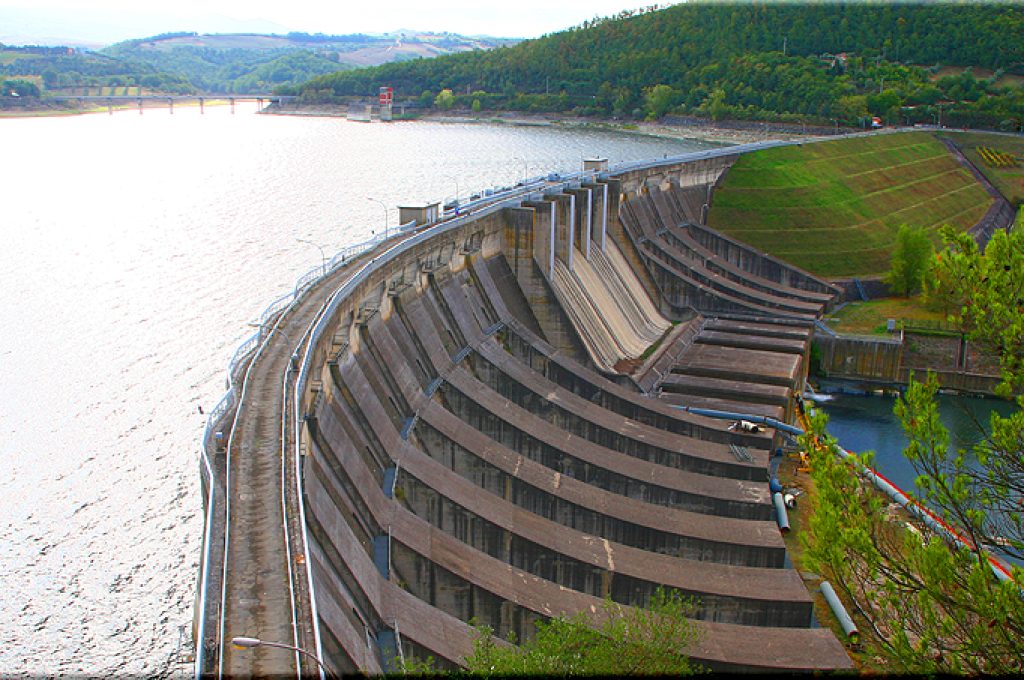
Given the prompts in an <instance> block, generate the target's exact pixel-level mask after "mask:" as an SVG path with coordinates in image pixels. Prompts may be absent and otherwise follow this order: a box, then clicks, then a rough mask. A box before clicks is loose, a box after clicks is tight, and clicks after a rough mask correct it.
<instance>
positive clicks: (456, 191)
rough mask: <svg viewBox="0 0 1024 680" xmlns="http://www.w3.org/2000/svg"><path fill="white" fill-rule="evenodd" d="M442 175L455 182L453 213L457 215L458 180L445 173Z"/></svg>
mask: <svg viewBox="0 0 1024 680" xmlns="http://www.w3.org/2000/svg"><path fill="white" fill-rule="evenodd" d="M444 177H445V178H446V179H450V180H451V181H453V182H455V214H456V216H457V215H458V214H459V180H458V179H457V178H455V177H453V176H452V175H445V176H444Z"/></svg>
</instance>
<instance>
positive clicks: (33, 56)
mask: <svg viewBox="0 0 1024 680" xmlns="http://www.w3.org/2000/svg"><path fill="white" fill-rule="evenodd" d="M514 42H515V41H514V40H505V39H500V38H477V37H473V38H468V37H463V36H459V35H454V34H450V33H444V34H434V33H413V32H408V33H399V34H394V35H379V36H378V35H373V36H371V35H363V34H353V35H323V34H319V33H318V34H314V35H310V34H308V33H288V34H287V35H261V34H248V33H246V34H214V35H209V34H199V33H194V32H180V33H165V34H161V35H157V36H153V37H149V38H142V39H138V40H126V41H124V42H121V43H118V44H116V45H111V46H110V47H106V48H104V49H102V50H99V51H89V50H81V49H72V48H67V47H39V46H27V47H11V46H4V45H0V81H3V80H9V81H11V82H12V83H15V84H16V88H15V89H17V90H20V91H21V92H25V91H28V90H29V88H27V87H26V85H25V83H32V84H33V85H34V86H35V87H36V88H37V89H38V92H33V93H32V94H40V93H41V94H42V95H43V96H45V95H46V94H47V93H61V94H96V93H97V92H101V91H105V90H101V88H112V87H113V88H125V87H128V88H142V89H144V90H146V91H149V92H164V93H176V94H191V93H195V92H203V93H223V94H232V93H258V92H270V91H272V90H274V89H275V88H280V87H282V86H285V85H295V84H298V83H303V82H306V81H308V80H309V79H311V78H313V77H315V76H320V75H324V74H328V73H334V72H337V71H341V70H345V69H350V68H355V67H361V66H369V65H376V64H382V63H385V62H390V61H401V60H408V59H419V58H422V57H434V56H437V55H441V54H451V53H456V52H465V51H468V50H478V49H481V50H482V49H490V48H492V47H495V46H497V45H506V44H511V43H514ZM9 89H11V88H7V90H9ZM134 91H135V90H134V89H133V92H134ZM3 96H4V94H3V92H0V99H2V97H3ZM19 96H22V95H21V94H20V93H19ZM0 104H2V101H0Z"/></svg>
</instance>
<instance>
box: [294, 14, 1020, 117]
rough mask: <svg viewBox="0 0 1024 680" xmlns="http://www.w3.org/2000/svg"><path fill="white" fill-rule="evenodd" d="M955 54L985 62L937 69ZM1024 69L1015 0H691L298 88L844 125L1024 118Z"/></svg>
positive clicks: (318, 95) (960, 61)
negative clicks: (1020, 78) (747, 0)
mask: <svg viewBox="0 0 1024 680" xmlns="http://www.w3.org/2000/svg"><path fill="white" fill-rule="evenodd" d="M949 65H956V66H959V67H973V68H974V69H977V70H978V71H979V72H978V73H974V72H971V71H967V72H966V73H961V72H960V71H962V68H961V69H960V70H958V71H956V72H954V73H951V74H950V75H948V76H947V77H945V78H940V77H938V71H939V69H940V68H941V67H943V66H949ZM1021 73H1024V7H1022V6H1021V5H1018V4H1005V5H996V4H988V3H975V4H939V3H935V4H880V3H845V4H835V3H822V4H814V5H803V4H782V3H751V4H698V3H687V4H683V5H676V6H674V7H670V8H667V9H664V10H657V11H649V12H646V13H641V14H637V15H630V14H629V13H623V14H622V15H619V16H617V17H613V18H610V19H601V20H596V21H594V22H588V23H585V24H583V25H582V26H579V27H577V28H574V29H570V30H568V31H564V32H561V33H556V34H553V35H549V36H545V37H543V38H540V39H537V40H530V41H526V42H523V43H520V44H518V45H516V46H513V47H508V48H504V49H498V50H493V51H490V52H477V53H469V54H461V55H452V56H447V57H440V58H437V59H433V60H417V61H412V62H407V63H401V64H387V65H384V66H381V67H378V68H373V69H360V70H355V71H350V72H347V73H337V74H332V75H329V76H325V77H321V78H317V79H314V80H313V81H311V82H310V83H308V84H306V85H305V86H303V87H301V88H295V89H293V90H290V91H292V92H295V93H300V94H302V95H303V96H304V97H305V98H306V99H307V100H314V101H315V100H323V99H329V98H332V97H338V96H352V95H356V96H366V95H371V94H373V93H374V92H375V91H376V88H377V87H379V86H382V85H389V86H391V87H394V88H395V91H396V94H397V95H399V96H406V97H415V96H420V97H421V98H422V100H423V102H424V103H428V102H432V101H433V97H434V96H435V95H436V94H437V93H438V92H440V91H441V90H443V89H450V90H452V92H453V95H454V96H455V97H456V99H455V100H454V101H453V102H451V103H452V104H454V105H456V106H459V105H464V106H466V107H467V108H468V107H469V106H470V105H472V106H473V107H474V108H480V109H488V108H508V109H525V110H541V111H573V112H575V113H578V114H583V115H587V114H603V115H617V116H640V115H654V116H660V115H663V114H665V113H667V112H670V111H677V112H692V113H697V114H702V115H708V116H711V117H715V118H719V117H732V118H762V119H774V118H797V117H801V118H804V119H807V118H814V119H817V120H819V121H820V122H825V121H828V120H835V119H838V120H839V121H841V122H844V123H846V124H857V123H858V121H859V120H861V119H862V118H863V117H864V116H866V115H869V114H870V115H879V116H884V117H886V118H888V119H889V120H890V122H892V123H896V122H937V109H938V105H939V104H941V105H942V106H943V109H944V111H943V117H944V121H943V122H948V123H950V124H960V123H963V124H979V125H999V124H1001V123H1003V121H1006V120H1012V119H1016V120H1017V123H1018V124H1019V123H1020V118H1021V110H1022V106H1024V103H1022V98H1021V91H1020V89H1019V88H1010V89H1007V88H1006V87H1004V86H1005V85H1007V81H1008V78H1007V76H1008V75H1009V74H1021ZM1010 80H1012V79H1010ZM427 93H429V94H430V95H431V96H430V97H427V96H426V95H427ZM442 101H450V100H442ZM474 102H478V104H477V103H474ZM1007 125H1012V123H1007Z"/></svg>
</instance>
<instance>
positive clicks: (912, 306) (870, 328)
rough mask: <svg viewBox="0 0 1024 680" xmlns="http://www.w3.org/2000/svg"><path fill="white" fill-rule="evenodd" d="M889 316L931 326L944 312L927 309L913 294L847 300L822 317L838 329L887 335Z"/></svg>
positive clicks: (840, 330) (940, 319)
mask: <svg viewBox="0 0 1024 680" xmlns="http://www.w3.org/2000/svg"><path fill="white" fill-rule="evenodd" d="M889 319H896V321H897V322H903V323H904V324H906V325H913V322H915V321H917V322H923V324H922V325H926V326H935V325H939V324H942V323H943V322H944V321H945V319H946V315H945V314H944V313H943V312H941V311H932V310H930V309H927V308H926V307H925V306H924V303H923V302H922V301H921V297H920V296H917V297H912V298H881V299H878V300H868V301H866V302H851V303H849V304H847V305H845V306H844V307H843V308H842V309H840V310H839V311H837V312H836V313H835V314H833V315H832V316H830V317H828V318H826V319H825V320H826V322H827V323H828V325H829V326H831V327H832V328H834V329H835V330H837V331H839V332H840V333H852V334H855V335H870V334H879V335H887V334H888V331H887V328H886V326H887V323H888V320H889Z"/></svg>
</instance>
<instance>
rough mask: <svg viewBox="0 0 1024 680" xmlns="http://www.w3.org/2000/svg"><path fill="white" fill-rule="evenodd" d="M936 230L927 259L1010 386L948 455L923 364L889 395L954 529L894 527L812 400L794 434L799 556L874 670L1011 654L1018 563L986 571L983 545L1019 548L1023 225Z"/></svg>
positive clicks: (1019, 650)
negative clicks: (811, 497) (810, 493)
mask: <svg viewBox="0 0 1024 680" xmlns="http://www.w3.org/2000/svg"><path fill="white" fill-rule="evenodd" d="M943 237H944V239H945V241H946V244H947V247H946V249H945V250H943V251H942V252H941V253H940V254H939V257H937V258H936V260H935V265H934V267H935V269H936V270H938V271H940V272H941V274H942V276H943V279H944V280H945V281H947V282H949V283H950V285H952V286H954V287H955V291H953V294H954V295H955V296H959V297H960V299H962V300H963V306H962V308H961V310H960V316H961V318H962V323H963V326H964V328H965V330H966V331H967V332H968V334H969V337H970V338H971V339H972V340H974V341H976V342H980V343H983V344H986V345H987V346H988V347H989V348H990V349H992V350H993V351H994V352H996V353H997V355H998V356H999V358H1000V367H1001V371H1002V378H1003V381H1002V384H1001V386H1000V391H1001V392H1002V393H1003V394H1004V395H1006V396H1009V395H1010V394H1011V393H1013V394H1016V395H1017V396H1016V398H1015V399H1016V404H1017V407H1018V410H1017V411H1015V412H1014V413H1013V414H1011V415H1010V416H1007V417H1002V416H998V415H993V416H992V418H991V421H990V423H989V429H990V432H988V433H987V434H986V436H984V437H983V438H982V440H981V443H979V444H978V445H977V446H976V447H975V448H974V450H973V451H970V452H968V451H962V450H961V451H958V452H956V453H955V454H954V455H952V456H951V455H950V454H949V452H948V450H947V447H948V442H949V433H948V432H947V431H946V429H945V427H944V426H943V425H942V423H941V421H940V420H939V417H938V408H937V405H936V403H935V400H934V397H935V393H936V391H937V389H938V382H937V380H936V378H935V377H934V376H933V375H930V376H929V377H928V378H927V379H926V380H925V381H924V382H917V381H914V380H912V381H911V384H910V386H909V387H908V389H907V393H906V396H905V397H904V398H903V399H902V400H901V401H900V403H899V404H898V405H897V407H896V414H897V415H898V416H899V418H900V420H901V422H902V423H903V427H904V429H905V430H906V431H907V435H908V437H909V440H910V444H909V445H908V447H907V449H906V451H905V452H904V453H905V455H906V457H907V458H908V459H909V460H910V462H911V463H912V464H913V465H914V468H915V469H916V470H917V472H918V474H919V477H918V479H917V487H918V489H919V493H920V496H921V499H922V501H923V502H924V503H925V505H927V506H928V507H930V508H931V509H932V510H933V511H934V512H936V513H938V515H939V516H940V517H941V519H942V520H943V522H945V523H946V525H947V526H950V527H953V528H954V529H955V531H956V532H957V533H958V534H959V535H960V536H961V537H962V539H963V540H962V542H954V541H952V540H950V539H949V535H948V534H946V533H945V532H933V531H931V530H929V529H928V528H927V527H925V528H923V529H915V530H914V531H908V530H905V526H907V525H905V523H904V520H902V519H899V518H898V517H897V518H894V517H893V516H892V514H891V512H890V510H889V507H888V506H889V502H888V499H884V498H882V497H881V496H880V495H879V494H877V493H873V492H872V491H870V490H868V489H866V488H865V484H864V482H863V481H862V480H861V478H860V476H861V473H862V471H863V466H864V465H866V464H870V454H869V455H867V456H865V457H864V458H861V459H840V458H839V457H837V456H836V444H835V441H834V440H832V439H831V438H830V437H828V436H827V435H826V434H825V433H824V425H825V420H826V419H825V417H824V415H823V414H815V415H814V416H813V417H812V424H811V428H810V430H809V436H808V437H807V438H805V440H804V444H805V445H807V446H808V447H809V448H808V450H809V451H811V452H812V453H811V467H812V477H813V480H814V484H815V488H816V493H817V497H818V503H817V505H816V507H815V510H814V515H813V517H812V519H811V521H810V526H811V531H810V532H809V534H808V536H809V538H808V539H807V542H808V550H807V553H806V556H807V559H808V565H807V566H808V567H809V568H811V569H815V570H818V571H820V572H821V573H822V574H823V575H824V576H825V577H826V578H828V579H829V580H830V581H832V583H833V584H834V585H835V586H836V588H837V590H838V591H839V592H841V593H844V594H845V596H846V599H848V600H849V601H851V602H852V603H853V606H854V611H855V612H856V614H858V615H859V617H860V618H861V620H862V621H864V622H866V628H867V632H868V633H869V635H867V636H865V641H866V643H867V644H869V645H870V647H871V649H870V653H869V654H867V655H866V657H867V658H869V659H879V660H881V661H882V662H883V666H884V669H885V670H888V671H893V670H899V671H905V672H913V673H970V674H980V673H993V674H1003V673H1014V672H1019V670H1020V668H1021V667H1022V666H1024V598H1022V597H1021V586H1020V584H1021V583H1024V571H1022V570H1021V569H1020V568H1019V567H1017V566H1014V567H1013V568H1012V575H1011V578H1010V579H1000V578H997V576H996V570H995V569H994V568H993V567H992V566H991V565H990V562H989V559H988V555H987V554H986V548H985V546H986V545H988V546H991V545H995V544H997V543H998V545H1000V548H1001V549H1002V550H1003V551H1004V552H1005V553H1006V554H1008V555H1010V556H1012V557H1015V558H1018V559H1020V558H1024V524H1022V513H1021V500H1022V499H1024V396H1022V395H1021V392H1022V390H1024V299H1022V298H1024V228H1022V225H1020V220H1019V219H1018V226H1017V228H1016V229H1015V230H1014V231H1012V232H1010V233H1007V232H997V233H996V234H995V235H994V236H993V238H992V240H991V241H990V242H989V244H988V247H987V249H986V251H985V252H984V254H982V253H980V252H979V249H978V248H977V246H976V245H975V244H974V242H973V239H972V238H971V237H970V236H969V235H968V234H964V233H956V232H954V231H953V230H952V229H944V230H943ZM815 443H817V444H820V445H821V446H820V448H818V447H815V446H814V444H815ZM894 519H895V520H896V521H893V520H894ZM862 632H865V631H864V630H863V629H862Z"/></svg>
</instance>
